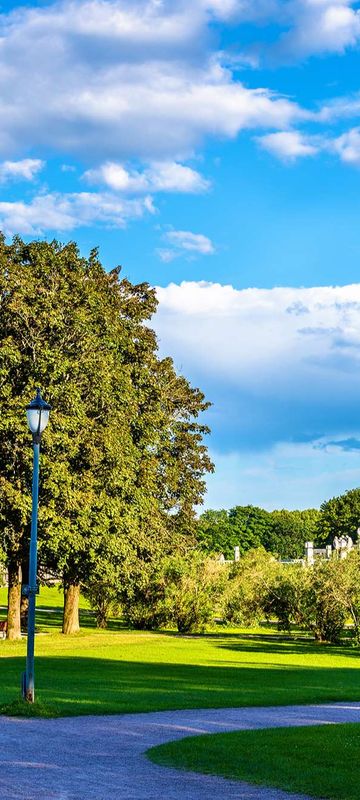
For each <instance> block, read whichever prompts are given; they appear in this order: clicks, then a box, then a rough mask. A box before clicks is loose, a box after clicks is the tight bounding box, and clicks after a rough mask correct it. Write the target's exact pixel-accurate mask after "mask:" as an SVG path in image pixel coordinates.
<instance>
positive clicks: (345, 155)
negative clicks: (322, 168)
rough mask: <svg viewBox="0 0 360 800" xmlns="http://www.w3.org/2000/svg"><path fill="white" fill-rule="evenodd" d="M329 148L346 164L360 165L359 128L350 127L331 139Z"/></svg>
mask: <svg viewBox="0 0 360 800" xmlns="http://www.w3.org/2000/svg"><path fill="white" fill-rule="evenodd" d="M329 146H330V148H331V149H332V150H334V151H335V152H336V153H337V154H338V155H339V156H340V158H341V160H342V161H344V162H345V163H347V164H354V165H355V166H360V128H352V129H351V130H349V131H346V133H344V134H342V135H341V136H339V137H338V138H337V139H333V140H332V142H331V143H330V145H329Z"/></svg>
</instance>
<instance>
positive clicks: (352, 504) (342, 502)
mask: <svg viewBox="0 0 360 800" xmlns="http://www.w3.org/2000/svg"><path fill="white" fill-rule="evenodd" d="M358 528H360V489H350V490H349V491H348V492H345V494H342V495H340V496H339V497H332V498H331V499H330V500H327V501H326V502H324V503H322V505H321V506H320V516H319V521H318V533H319V536H320V537H321V539H322V540H323V541H324V542H327V543H328V544H331V543H332V541H333V539H334V537H335V536H339V537H341V536H351V538H352V539H355V538H356V535H357V529H358Z"/></svg>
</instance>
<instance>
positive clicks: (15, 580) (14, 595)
mask: <svg viewBox="0 0 360 800" xmlns="http://www.w3.org/2000/svg"><path fill="white" fill-rule="evenodd" d="M8 573H9V585H8V615H7V623H8V626H7V632H6V637H7V639H21V622H20V603H21V567H20V564H16V563H10V564H9V566H8Z"/></svg>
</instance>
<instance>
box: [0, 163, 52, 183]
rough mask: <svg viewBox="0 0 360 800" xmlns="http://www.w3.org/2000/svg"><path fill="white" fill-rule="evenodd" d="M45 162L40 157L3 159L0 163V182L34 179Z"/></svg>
mask: <svg viewBox="0 0 360 800" xmlns="http://www.w3.org/2000/svg"><path fill="white" fill-rule="evenodd" d="M44 166H45V162H44V161H41V160H40V159H39V158H23V159H21V160H20V161H3V162H2V163H0V183H6V182H7V181H14V180H15V181H16V180H24V181H33V180H34V178H35V177H36V176H37V175H38V173H39V172H40V170H42V169H43V168H44Z"/></svg>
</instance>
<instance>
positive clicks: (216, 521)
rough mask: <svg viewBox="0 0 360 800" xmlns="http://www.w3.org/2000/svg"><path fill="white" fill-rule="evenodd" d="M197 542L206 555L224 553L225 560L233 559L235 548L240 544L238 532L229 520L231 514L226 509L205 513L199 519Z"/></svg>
mask: <svg viewBox="0 0 360 800" xmlns="http://www.w3.org/2000/svg"><path fill="white" fill-rule="evenodd" d="M196 540H197V542H198V546H199V548H200V549H201V550H203V551H204V552H205V553H209V554H210V553H214V554H217V555H220V554H221V553H223V555H224V556H225V558H228V559H231V558H233V557H234V547H235V545H237V544H238V540H237V532H236V531H234V529H233V526H232V525H231V522H230V520H229V512H228V511H225V509H221V510H220V511H213V510H211V509H209V510H207V511H204V513H203V514H201V515H200V517H199V521H198V525H197V529H196Z"/></svg>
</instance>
